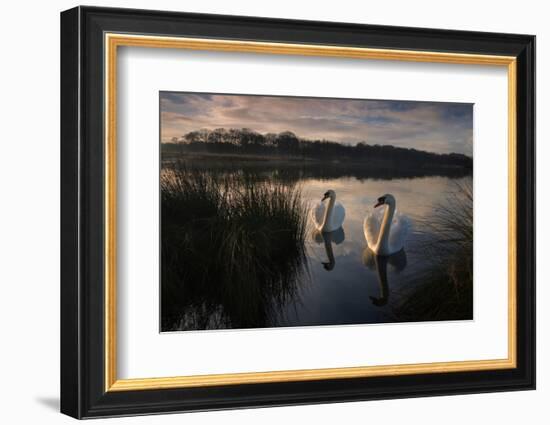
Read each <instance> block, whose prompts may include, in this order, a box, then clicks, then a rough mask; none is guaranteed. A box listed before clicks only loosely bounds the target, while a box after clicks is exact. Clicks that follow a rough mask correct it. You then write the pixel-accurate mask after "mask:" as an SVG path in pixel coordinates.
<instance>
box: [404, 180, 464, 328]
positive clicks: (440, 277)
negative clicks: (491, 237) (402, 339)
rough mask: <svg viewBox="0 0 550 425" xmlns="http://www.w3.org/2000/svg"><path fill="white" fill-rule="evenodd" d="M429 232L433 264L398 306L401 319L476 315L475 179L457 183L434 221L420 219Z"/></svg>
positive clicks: (427, 252)
mask: <svg viewBox="0 0 550 425" xmlns="http://www.w3.org/2000/svg"><path fill="white" fill-rule="evenodd" d="M418 225H419V227H420V229H421V232H424V233H425V234H426V235H429V238H428V242H426V243H425V244H423V246H422V251H423V255H424V257H425V258H426V260H427V261H429V262H430V263H431V264H432V267H430V268H429V273H426V274H425V275H421V276H419V277H418V278H417V279H418V281H417V282H414V284H413V285H411V286H412V287H414V288H415V289H413V290H412V291H409V292H408V293H406V294H404V295H405V296H404V297H403V300H402V302H400V303H399V304H398V305H397V307H396V308H395V314H396V316H397V317H398V318H399V320H401V321H410V320H414V321H419V320H465V319H472V318H473V191H472V184H471V181H467V182H455V187H454V190H453V191H452V192H451V193H449V195H448V196H447V199H446V201H445V202H444V203H441V204H439V205H437V206H436V208H435V212H434V215H433V216H432V217H431V218H430V221H427V220H419V222H418Z"/></svg>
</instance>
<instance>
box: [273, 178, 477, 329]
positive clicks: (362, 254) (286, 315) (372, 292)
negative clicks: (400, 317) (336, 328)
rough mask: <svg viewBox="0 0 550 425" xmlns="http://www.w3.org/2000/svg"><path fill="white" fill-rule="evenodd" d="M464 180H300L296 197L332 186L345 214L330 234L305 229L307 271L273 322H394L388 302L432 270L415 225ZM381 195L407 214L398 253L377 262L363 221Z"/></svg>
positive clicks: (423, 233) (312, 197)
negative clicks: (290, 302)
mask: <svg viewBox="0 0 550 425" xmlns="http://www.w3.org/2000/svg"><path fill="white" fill-rule="evenodd" d="M468 179H469V180H471V178H470V177H465V178H460V179H452V178H448V177H419V178H412V179H392V180H377V179H362V180H359V179H356V178H354V177H343V178H335V179H328V180H317V179H305V180H302V181H301V184H302V187H303V189H302V190H303V192H302V193H303V196H304V197H305V199H306V200H307V201H309V202H310V203H311V204H312V205H315V204H316V203H317V202H318V201H319V200H320V199H321V197H322V195H323V194H324V192H325V191H326V190H328V189H332V190H334V191H336V194H337V201H338V202H341V203H342V204H343V205H344V207H345V209H346V218H345V221H344V225H343V231H342V232H333V233H334V234H333V235H330V234H329V237H325V238H324V239H325V240H324V239H323V236H322V235H319V234H318V233H317V232H315V231H313V230H312V231H311V232H310V234H309V235H308V238H307V244H306V245H307V246H306V249H307V250H306V252H307V263H308V264H307V267H308V271H309V276H308V277H307V278H303V279H304V282H303V284H302V285H300V291H299V296H298V297H297V299H296V300H295V301H296V302H295V303H294V304H293V305H288V306H287V308H285V309H284V311H283V312H282V313H281V314H280V315H279V316H278V317H277V318H276V323H277V324H278V325H279V326H305V325H326V324H352V323H379V322H391V321H395V320H396V318H395V317H394V315H393V313H392V311H393V306H394V305H395V304H396V303H398V302H399V301H401V300H402V297H403V296H406V293H407V292H409V291H410V290H411V289H414V288H412V287H411V285H417V284H419V282H421V279H419V276H422V274H423V273H427V272H428V273H429V268H430V267H432V263H431V262H430V261H428V260H429V259H427V258H425V255H424V253H425V250H424V249H423V246H425V244H426V243H427V242H428V239H429V237H430V235H429V233H427V232H428V230H427V229H425V228H422V222H424V221H425V220H429V217H430V215H431V214H432V213H433V210H434V208H435V206H436V205H437V204H440V203H444V202H445V199H446V197H448V196H449V194H450V193H451V192H452V191H453V190H455V189H456V182H457V181H458V182H460V181H464V180H468ZM386 193H391V194H392V195H394V197H395V198H396V200H397V211H399V212H401V213H402V214H406V215H407V216H409V218H410V219H411V221H412V225H413V227H412V231H411V232H410V233H409V235H408V238H407V241H406V244H405V251H404V253H401V254H400V255H396V256H395V257H392V258H390V259H389V260H388V261H387V263H386V264H384V259H382V261H380V260H381V259H376V258H374V256H372V254H371V253H370V252H369V250H368V249H367V243H366V240H365V236H364V233H363V220H364V219H365V217H366V215H367V214H368V213H369V212H370V211H372V210H373V205H374V204H375V203H376V199H377V198H378V197H379V196H382V195H384V194H386ZM328 239H332V241H331V240H328ZM377 260H378V261H377ZM327 263H328V264H327Z"/></svg>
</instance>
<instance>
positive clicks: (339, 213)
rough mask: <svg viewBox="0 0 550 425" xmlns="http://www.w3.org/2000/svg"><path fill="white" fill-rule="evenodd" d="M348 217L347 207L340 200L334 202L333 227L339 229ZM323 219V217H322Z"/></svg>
mask: <svg viewBox="0 0 550 425" xmlns="http://www.w3.org/2000/svg"><path fill="white" fill-rule="evenodd" d="M345 218H346V209H345V208H344V206H343V205H342V204H341V203H340V202H336V203H335V204H334V208H333V209H332V215H331V220H330V221H331V224H332V228H333V229H338V228H339V227H342V225H343V224H344V219H345ZM321 221H322V219H321Z"/></svg>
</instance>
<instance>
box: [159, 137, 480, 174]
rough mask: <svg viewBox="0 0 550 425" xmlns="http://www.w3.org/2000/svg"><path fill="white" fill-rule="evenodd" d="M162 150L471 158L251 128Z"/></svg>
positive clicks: (399, 159)
mask: <svg viewBox="0 0 550 425" xmlns="http://www.w3.org/2000/svg"><path fill="white" fill-rule="evenodd" d="M162 152H163V153H166V154H169V153H174V154H175V153H185V152H208V153H220V154H235V153H244V154H251V155H279V156H293V157H302V158H304V159H317V160H325V161H326V160H328V161H334V160H338V161H343V160H344V161H346V160H347V161H365V160H369V161H370V160H376V161H391V162H392V163H394V164H398V163H407V164H409V165H410V164H411V163H413V164H417V165H427V166H438V167H440V166H446V167H449V166H451V167H461V168H472V158H470V157H468V156H466V155H463V154H458V153H450V154H438V153H434V152H426V151H421V150H417V149H407V148H400V147H396V146H391V145H369V144H366V143H363V142H361V143H358V144H356V145H354V146H352V145H346V144H342V143H337V142H332V141H328V140H307V139H303V138H300V137H298V136H296V135H295V134H294V133H292V132H290V131H284V132H282V133H278V134H276V133H267V134H261V133H258V132H255V131H253V130H250V129H247V128H243V129H234V128H231V129H225V128H218V129H215V130H207V129H203V130H198V131H191V132H189V133H187V134H185V135H184V136H183V137H181V138H177V137H174V138H172V140H171V143H163V144H162Z"/></svg>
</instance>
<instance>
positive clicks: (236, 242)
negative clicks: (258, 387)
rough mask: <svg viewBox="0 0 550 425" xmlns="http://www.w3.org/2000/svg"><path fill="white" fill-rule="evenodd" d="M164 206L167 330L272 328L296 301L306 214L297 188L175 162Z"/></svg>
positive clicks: (165, 184)
mask: <svg viewBox="0 0 550 425" xmlns="http://www.w3.org/2000/svg"><path fill="white" fill-rule="evenodd" d="M161 205H162V207H161V215H162V229H161V233H162V252H161V261H162V266H161V273H162V329H163V330H165V331H167V330H186V329H211V328H247V327H264V326H270V323H271V320H272V318H273V316H274V315H275V314H276V312H277V311H280V310H281V309H282V308H283V307H284V306H285V305H286V304H287V303H288V302H290V301H291V300H294V299H295V298H296V294H297V286H298V283H297V282H298V281H300V280H301V279H298V277H299V275H300V274H301V273H303V272H304V264H305V248H304V241H305V235H306V217H307V214H306V205H305V204H304V203H303V201H302V197H301V192H300V188H299V187H298V186H297V185H292V184H284V183H279V182H269V181H265V180H259V179H255V178H254V177H253V176H252V175H250V174H243V173H238V172H236V173H232V174H227V173H216V172H215V171H211V172H205V171H204V170H196V169H192V168H190V167H188V166H185V165H184V164H183V163H175V164H172V165H171V166H170V167H166V168H163V175H162V177H161ZM190 265H191V267H190Z"/></svg>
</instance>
